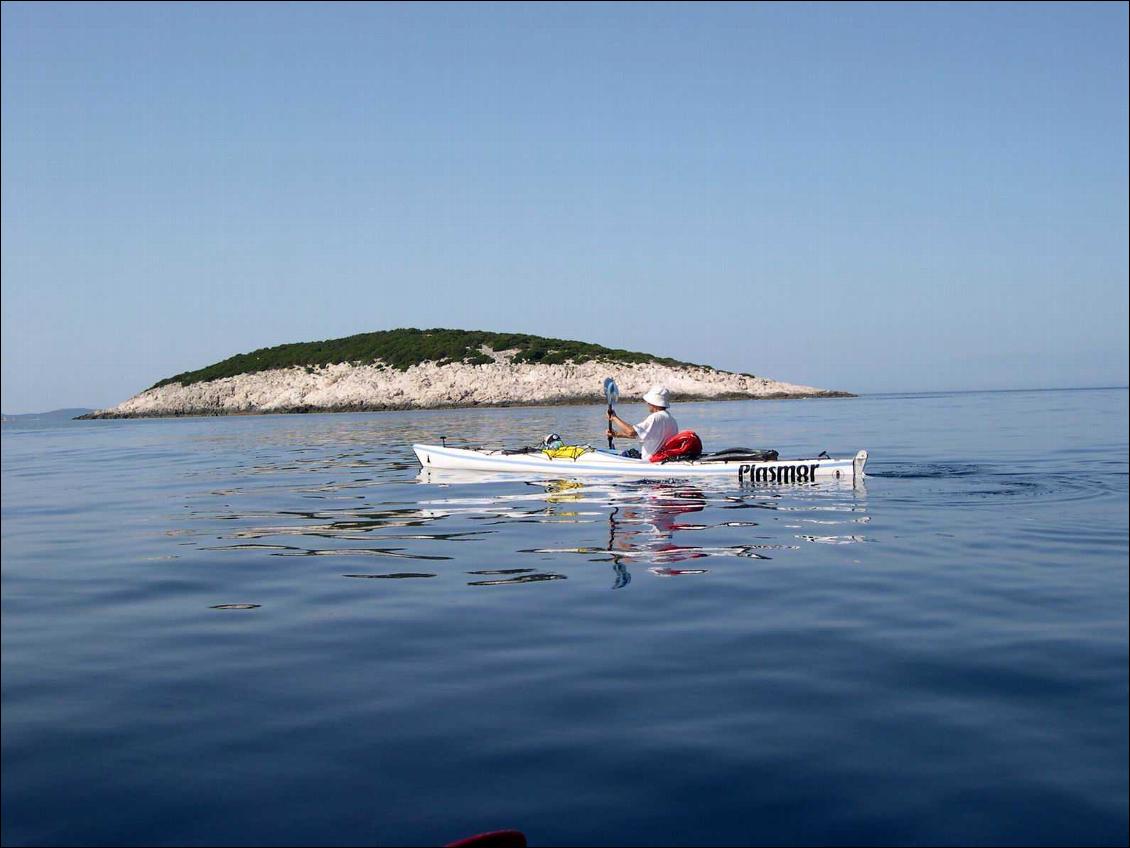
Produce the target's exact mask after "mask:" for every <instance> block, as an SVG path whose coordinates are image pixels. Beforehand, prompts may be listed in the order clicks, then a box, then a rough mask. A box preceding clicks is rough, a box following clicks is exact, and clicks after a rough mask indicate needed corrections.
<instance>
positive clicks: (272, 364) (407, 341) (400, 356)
mask: <svg viewBox="0 0 1130 848" xmlns="http://www.w3.org/2000/svg"><path fill="white" fill-rule="evenodd" d="M484 347H485V348H489V349H490V350H492V351H504V350H507V351H510V350H512V351H517V353H515V354H514V358H513V360H512V361H513V362H515V363H519V364H522V363H526V364H539V363H541V364H546V365H560V364H564V363H566V362H573V363H574V364H577V365H580V364H581V363H583V362H589V361H591V360H597V361H601V362H618V363H626V364H640V363H649V362H655V363H658V364H660V365H668V366H693V367H701V366H694V363H691V362H680V361H679V360H677V359H671V358H669V357H662V356H653V355H652V354H649V353H639V352H636V351H631V350H619V349H614V348H607V347H602V346H601V345H596V344H589V343H587V342H578V341H572V340H569V339H547V338H544V337H542V336H531V335H527V334H525V333H488V332H484V331H481V330H445V329H433V330H417V329H416V328H414V327H407V328H402V329H397V330H381V331H379V332H375V333H360V334H358V335H356V336H347V337H346V338H343V339H328V340H326V341H320V342H298V343H295V344H283V345H276V346H275V347H265V348H261V349H260V350H253V351H251V353H240V354H236V355H235V356H230V357H228V358H227V359H225V360H222V361H221V362H217V363H215V364H214V365H209V366H208V367H206V368H200V369H198V370H196V371H186V372H184V373H183V374H177V375H175V376H173V377H168V378H166V379H164V380H161V381H160V382H158V383H156V384H155V385H154V386H153V388H157V387H158V386H165V385H168V384H170V383H180V384H181V385H186V386H187V385H190V384H192V383H202V382H205V381H208V380H219V379H221V378H223V377H235V376H237V375H239V374H250V373H254V372H256V371H270V370H272V369H276V368H294V367H299V368H307V369H314V368H318V367H321V366H324V365H335V364H339V363H349V364H352V365H373V364H376V363H381V364H383V365H385V366H387V367H389V368H395V369H397V370H399V371H405V370H407V369H408V368H409V367H411V366H413V365H419V364H421V363H424V362H435V363H437V364H439V365H447V364H450V363H455V362H463V363H467V364H470V365H486V364H489V363H491V362H494V358H493V357H491V356H489V355H487V354H485V353H483V348H484Z"/></svg>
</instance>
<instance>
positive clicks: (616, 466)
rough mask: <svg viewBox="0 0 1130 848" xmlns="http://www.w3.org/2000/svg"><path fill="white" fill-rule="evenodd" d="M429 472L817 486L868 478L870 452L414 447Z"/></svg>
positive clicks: (421, 462)
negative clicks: (772, 454) (693, 454)
mask: <svg viewBox="0 0 1130 848" xmlns="http://www.w3.org/2000/svg"><path fill="white" fill-rule="evenodd" d="M412 450H414V451H415V452H416V457H417V458H418V459H419V460H420V465H422V466H423V467H424V468H425V469H431V468H438V469H452V470H460V471H502V472H511V473H515V474H526V475H538V476H553V475H562V474H565V475H568V476H574V475H585V476H617V475H619V476H625V477H637V478H638V477H666V478H670V477H712V478H717V479H726V478H729V479H731V480H736V481H737V482H749V483H811V482H814V481H816V480H837V479H839V480H851V479H856V478H861V477H863V466H864V465H865V464H866V463H867V451H865V450H861V451H859V452H858V453H857V454H856V455H855V456H854V457H851V458H849V459H836V458H832V457H827V456H821V457H817V458H815V459H779V460H775V461H772V462H764V461H757V460H754V459H751V458H741V457H738V458H725V459H717V458H711V457H703V458H702V459H698V460H692V461H686V462H667V463H653V462H647V461H646V460H643V459H634V458H632V457H627V456H621V455H620V454H619V453H617V452H616V451H611V450H606V449H604V448H586V449H585V450H583V451H578V452H577V453H576V456H573V457H552V456H550V453H551V452H550V451H543V450H521V451H508V450H503V449H500V448H453V447H447V446H441V445H413V446H412Z"/></svg>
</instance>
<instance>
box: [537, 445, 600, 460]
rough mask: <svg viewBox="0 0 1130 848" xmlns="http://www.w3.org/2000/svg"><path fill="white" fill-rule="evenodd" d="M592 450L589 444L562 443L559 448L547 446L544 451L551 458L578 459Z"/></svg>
mask: <svg viewBox="0 0 1130 848" xmlns="http://www.w3.org/2000/svg"><path fill="white" fill-rule="evenodd" d="M591 450H592V448H591V447H589V446H588V445H562V446H561V447H559V448H546V449H545V450H543V451H542V453H544V454H545V455H546V456H547V457H549V458H550V459H576V458H577V457H579V456H581V455H582V454H586V453H588V452H589V451H591Z"/></svg>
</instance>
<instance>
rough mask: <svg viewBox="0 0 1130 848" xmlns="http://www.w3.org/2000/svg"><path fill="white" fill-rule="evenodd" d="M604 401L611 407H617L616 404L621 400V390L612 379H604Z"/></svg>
mask: <svg viewBox="0 0 1130 848" xmlns="http://www.w3.org/2000/svg"><path fill="white" fill-rule="evenodd" d="M604 399H605V400H606V401H608V405H609V406H615V405H616V402H617V401H618V400H620V389H619V388H618V387H617V385H616V381H615V380H613V379H612V378H611V377H605V378H604Z"/></svg>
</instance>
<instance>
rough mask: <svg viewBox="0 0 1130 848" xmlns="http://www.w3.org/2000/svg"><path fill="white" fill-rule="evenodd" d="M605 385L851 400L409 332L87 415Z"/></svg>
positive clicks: (655, 365)
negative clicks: (607, 378)
mask: <svg viewBox="0 0 1130 848" xmlns="http://www.w3.org/2000/svg"><path fill="white" fill-rule="evenodd" d="M605 376H611V377H613V378H614V379H616V381H617V383H618V384H619V386H620V389H621V393H622V396H623V397H624V398H625V400H628V399H631V398H638V397H640V396H642V395H643V393H644V392H645V391H646V390H647V388H648V387H649V386H651V385H654V384H656V383H663V384H665V385H667V386H668V388H669V389H670V390H671V392H672V393H673V395H674V397H675V398H676V400H683V401H691V400H723V399H725V400H731V399H736V398H802V397H854V395H852V394H850V393H848V392H844V391H834V390H828V389H819V388H814V387H812V386H801V385H796V384H792V383H785V382H780V381H777V380H773V379H770V378H767V377H759V376H756V375H754V374H750V373H736V372H730V371H721V370H719V369H717V368H713V367H711V366H709V365H699V364H696V363H692V362H683V361H681V360H677V359H672V358H670V357H665V356H659V355H656V354H652V353H642V352H639V351H630V350H621V349H613V348H607V347H603V346H601V345H597V344H592V343H589V342H582V341H576V340H572V339H554V338H546V337H543V336H534V335H529V334H526V333H497V332H487V331H481V330H457V329H445V328H435V329H429V330H420V329H416V328H414V327H407V328H400V329H396V330H382V331H378V332H373V333H360V334H357V335H353V336H347V337H345V338H340V339H328V340H324V341H315V342H299V343H294V344H283V345H276V346H274V347H269V348H261V349H259V350H254V351H251V352H250V353H241V354H237V355H235V356H231V357H228V358H227V359H224V360H221V361H220V362H216V363H213V364H212V365H208V366H205V367H204V368H199V369H196V370H193V371H186V372H183V373H180V374H176V375H173V376H171V377H166V378H164V379H162V380H159V381H158V382H157V383H155V384H154V385H153V386H151V387H150V388H148V389H146V390H144V391H142V392H140V393H139V394H137V395H134V396H133V397H132V398H129V399H128V400H126V401H124V402H123V403H120V404H118V405H117V406H115V407H112V408H109V409H102V410H97V411H95V412H92V413H88V414H87V415H85V416H82V417H85V418H133V417H154V416H180V415H231V414H255V413H280V412H346V411H366V410H381V409H436V408H444V407H473V406H518V405H521V406H531V405H542V404H555V403H558V404H560V403H591V402H593V400H594V399H596V398H598V397H599V396H600V393H601V384H602V380H603V378H604V377H605Z"/></svg>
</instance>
